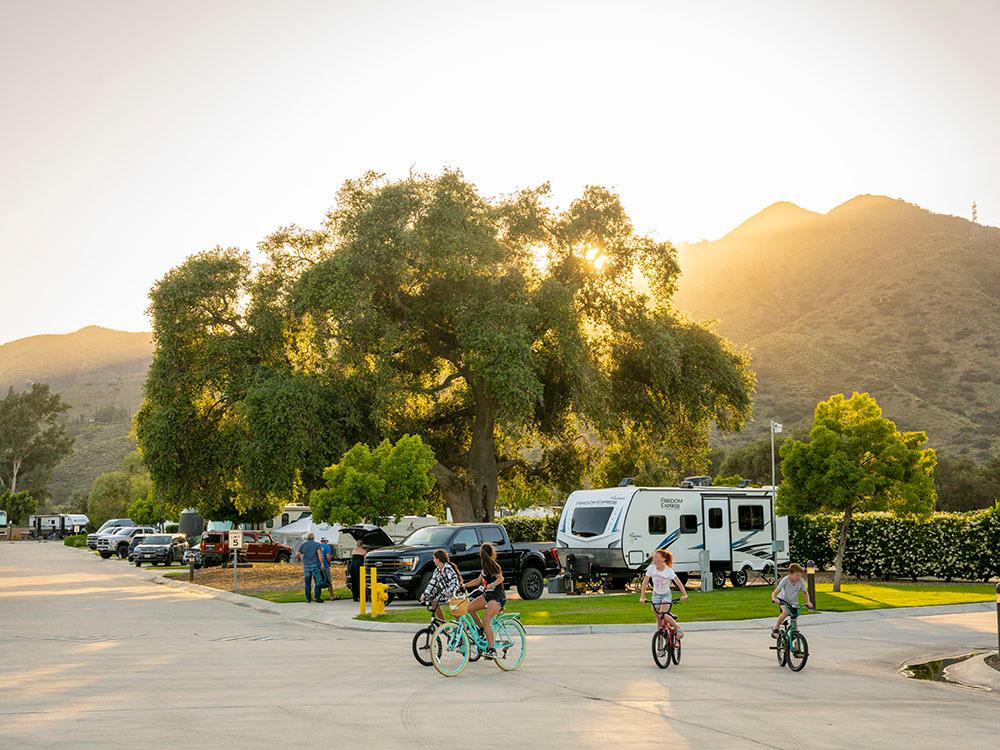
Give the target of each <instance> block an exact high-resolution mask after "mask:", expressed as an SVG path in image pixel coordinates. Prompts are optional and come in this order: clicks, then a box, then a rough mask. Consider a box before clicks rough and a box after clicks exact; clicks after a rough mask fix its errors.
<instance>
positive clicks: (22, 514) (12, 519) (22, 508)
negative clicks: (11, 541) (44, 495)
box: [0, 490, 38, 526]
mask: <svg viewBox="0 0 1000 750" xmlns="http://www.w3.org/2000/svg"><path fill="white" fill-rule="evenodd" d="M0 510H5V511H7V522H8V523H10V524H13V525H15V526H16V525H18V524H19V523H21V522H22V521H25V520H27V518H28V516H30V515H31V514H32V513H34V512H35V511H37V510H38V501H37V500H35V498H33V497H32V496H31V493H29V492H28V491H27V490H21V491H20V492H10V491H7V490H4V491H3V492H0Z"/></svg>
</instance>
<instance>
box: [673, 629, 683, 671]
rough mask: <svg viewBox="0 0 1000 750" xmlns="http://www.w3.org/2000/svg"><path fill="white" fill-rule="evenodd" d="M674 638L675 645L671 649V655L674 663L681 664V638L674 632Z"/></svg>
mask: <svg viewBox="0 0 1000 750" xmlns="http://www.w3.org/2000/svg"><path fill="white" fill-rule="evenodd" d="M672 640H673V642H674V647H673V649H672V651H671V657H672V658H673V660H674V664H677V665H679V664H680V663H681V639H680V638H678V637H677V634H676V633H674V637H673V639H672Z"/></svg>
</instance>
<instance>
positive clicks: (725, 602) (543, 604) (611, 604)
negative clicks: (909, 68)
mask: <svg viewBox="0 0 1000 750" xmlns="http://www.w3.org/2000/svg"><path fill="white" fill-rule="evenodd" d="M841 588H842V590H841V592H840V593H839V594H835V593H833V585H832V584H829V583H818V584H816V598H817V599H818V600H819V601H818V602H817V604H818V606H819V609H820V611H825V612H853V611H857V610H863V609H885V608H891V607H919V606H929V605H933V604H968V603H971V602H986V601H992V600H993V598H994V597H995V596H996V594H995V592H994V587H993V586H992V585H991V584H906V583H901V584H895V583H851V584H844V585H843V586H842V587H841ZM770 591H771V589H770V587H767V586H751V587H748V588H744V589H733V588H726V589H722V590H719V591H713V592H712V593H710V594H702V593H700V592H698V591H691V592H690V598H689V599H688V600H687V601H686V602H683V603H682V604H680V605H675V607H674V612H675V613H676V614H677V616H678V618H679V619H680V620H681V621H687V622H695V621H708V620H748V619H751V618H754V617H772V616H776V615H777V607H775V606H774V605H773V604H772V603H771V598H770ZM674 596H675V597H676V596H677V593H676V592H674ZM507 609H508V610H509V611H511V612H520V613H521V621H522V622H523V623H524V624H525V625H602V624H621V623H637V622H649V621H651V620H652V614H651V611H650V607H649V605H648V604H646V605H641V604H639V597H638V595H637V594H613V595H609V596H596V595H594V596H588V595H583V596H578V597H558V598H551V599H548V598H546V599H536V600H535V601H530V602H525V601H510V602H508V606H507ZM359 619H360V618H359ZM365 619H367V617H366V618H365ZM380 619H382V620H385V621H387V622H424V621H425V620H427V619H428V615H427V612H426V610H424V609H423V608H422V607H414V608H406V609H402V608H401V609H394V608H393V607H389V608H388V609H387V610H386V614H385V616H384V617H382V618H380Z"/></svg>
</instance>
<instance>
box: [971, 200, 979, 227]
mask: <svg viewBox="0 0 1000 750" xmlns="http://www.w3.org/2000/svg"><path fill="white" fill-rule="evenodd" d="M972 223H973V224H978V223H979V206H977V205H976V202H975V201H972Z"/></svg>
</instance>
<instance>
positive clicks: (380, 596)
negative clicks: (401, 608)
mask: <svg viewBox="0 0 1000 750" xmlns="http://www.w3.org/2000/svg"><path fill="white" fill-rule="evenodd" d="M375 578H376V575H375V569H374V568H372V571H371V579H372V584H371V591H372V617H379V616H380V615H384V614H385V605H386V604H387V603H388V601H389V587H388V586H386V585H385V584H384V583H379V582H378V581H377V580H375Z"/></svg>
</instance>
